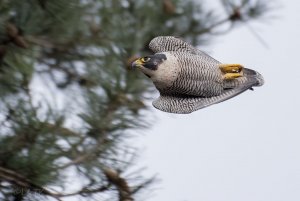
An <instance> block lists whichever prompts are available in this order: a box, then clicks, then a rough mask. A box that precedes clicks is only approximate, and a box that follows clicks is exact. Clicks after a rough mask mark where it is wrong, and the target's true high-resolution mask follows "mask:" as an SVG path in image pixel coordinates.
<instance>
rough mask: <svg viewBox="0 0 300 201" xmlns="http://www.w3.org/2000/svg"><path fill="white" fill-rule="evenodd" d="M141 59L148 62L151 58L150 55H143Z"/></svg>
mask: <svg viewBox="0 0 300 201" xmlns="http://www.w3.org/2000/svg"><path fill="white" fill-rule="evenodd" d="M141 60H142V62H148V61H149V60H150V57H143V58H142V59H141Z"/></svg>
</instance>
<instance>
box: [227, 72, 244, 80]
mask: <svg viewBox="0 0 300 201" xmlns="http://www.w3.org/2000/svg"><path fill="white" fill-rule="evenodd" d="M242 76H243V75H242V73H226V74H224V75H223V78H224V79H225V80H233V79H235V78H238V77H242Z"/></svg>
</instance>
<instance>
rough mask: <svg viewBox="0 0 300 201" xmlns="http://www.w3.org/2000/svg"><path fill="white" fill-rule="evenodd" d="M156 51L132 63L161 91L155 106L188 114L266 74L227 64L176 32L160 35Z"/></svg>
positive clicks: (257, 81) (251, 84)
mask: <svg viewBox="0 0 300 201" xmlns="http://www.w3.org/2000/svg"><path fill="white" fill-rule="evenodd" d="M149 48H150V49H151V50H152V51H153V52H154V53H155V54H153V55H149V56H145V57H141V58H139V59H137V60H135V61H134V62H133V63H132V68H138V69H140V70H141V71H142V72H143V73H144V74H145V75H146V76H148V77H149V78H150V79H151V80H152V81H153V83H154V85H155V87H156V88H157V90H158V91H159V93H160V96H159V98H157V99H156V100H154V101H153V103H152V104H153V106H154V107H155V108H157V109H159V110H162V111H164V112H169V113H179V114H187V113H191V112H194V111H196V110H199V109H202V108H205V107H207V106H210V105H213V104H216V103H220V102H223V101H225V100H228V99H230V98H232V97H234V96H237V95H239V94H241V93H243V92H244V91H246V90H248V89H251V90H252V87H258V86H262V85H263V84H264V80H263V77H262V76H261V75H260V74H259V73H258V72H256V71H254V70H251V69H248V68H245V67H243V66H242V65H240V64H223V63H221V62H219V61H217V60H215V59H214V58H212V57H211V56H209V55H207V54H206V53H204V52H202V51H200V50H198V49H197V48H195V47H193V46H192V45H190V44H189V43H187V42H185V41H183V40H181V39H180V38H178V37H174V36H158V37H156V38H154V39H152V40H151V41H150V43H149Z"/></svg>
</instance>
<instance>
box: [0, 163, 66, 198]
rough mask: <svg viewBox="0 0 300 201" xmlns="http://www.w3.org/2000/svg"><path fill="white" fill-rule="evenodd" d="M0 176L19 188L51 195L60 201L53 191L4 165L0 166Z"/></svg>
mask: <svg viewBox="0 0 300 201" xmlns="http://www.w3.org/2000/svg"><path fill="white" fill-rule="evenodd" d="M0 178H1V179H3V180H5V181H7V182H9V183H12V184H15V185H17V186H19V187H21V188H24V189H28V190H30V191H32V192H37V193H40V194H44V195H47V196H51V197H53V198H55V199H56V200H58V201H61V200H60V199H59V195H58V194H56V193H53V192H51V191H49V190H47V189H45V188H43V187H41V186H39V185H37V184H34V183H32V182H31V181H30V180H29V179H27V178H25V177H23V176H22V175H20V174H18V173H17V172H15V171H12V170H9V169H6V168H4V167H0Z"/></svg>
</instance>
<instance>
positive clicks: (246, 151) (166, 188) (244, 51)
mask: <svg viewBox="0 0 300 201" xmlns="http://www.w3.org/2000/svg"><path fill="white" fill-rule="evenodd" d="M281 5H283V7H282V8H280V9H279V10H276V11H275V12H274V13H275V14H276V15H277V16H279V18H278V19H276V20H274V21H272V22H271V23H269V24H262V25H254V26H253V27H254V28H257V29H258V30H257V32H258V33H259V34H260V35H261V37H262V38H264V40H265V41H266V42H267V43H268V45H269V49H266V48H264V47H263V46H262V45H261V44H260V43H259V41H258V40H257V39H256V38H255V37H254V36H253V35H252V34H251V33H250V32H249V30H248V29H247V28H246V27H240V28H238V29H236V30H235V31H233V32H231V33H230V34H228V35H226V36H225V37H220V38H217V39H216V40H215V41H214V42H213V43H212V45H210V46H209V47H205V49H209V50H210V54H211V55H212V56H213V57H215V58H216V59H218V60H219V61H221V62H224V63H241V64H243V65H244V66H246V67H248V68H253V69H255V70H257V71H258V72H260V73H261V74H262V75H263V76H264V78H265V85H264V86H262V87H260V88H255V90H254V91H247V92H245V93H243V94H242V95H240V96H238V97H235V98H233V99H231V100H229V101H226V102H223V103H221V104H218V105H214V106H211V107H208V108H206V109H203V110H199V111H197V112H194V113H192V114H189V115H175V114H168V113H163V112H161V111H159V110H155V109H153V113H155V115H156V121H155V123H154V124H153V125H152V128H151V129H150V130H148V131H147V133H146V135H145V136H143V137H141V139H140V140H141V142H140V144H141V146H143V147H145V149H144V151H143V152H142V154H141V160H142V162H143V163H144V164H146V165H147V166H148V171H147V172H148V173H149V174H153V173H158V174H159V177H160V178H161V179H162V182H161V183H160V184H159V189H158V190H157V191H156V192H155V197H152V198H150V199H149V200H154V201H171V200H172V201H287V200H288V201H299V200H300V89H299V86H300V85H299V82H300V63H299V62H298V61H299V57H300V3H299V1H296V0H285V1H282V3H281Z"/></svg>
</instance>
